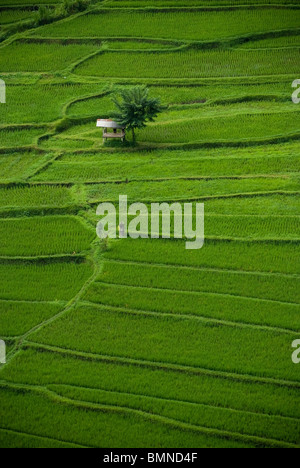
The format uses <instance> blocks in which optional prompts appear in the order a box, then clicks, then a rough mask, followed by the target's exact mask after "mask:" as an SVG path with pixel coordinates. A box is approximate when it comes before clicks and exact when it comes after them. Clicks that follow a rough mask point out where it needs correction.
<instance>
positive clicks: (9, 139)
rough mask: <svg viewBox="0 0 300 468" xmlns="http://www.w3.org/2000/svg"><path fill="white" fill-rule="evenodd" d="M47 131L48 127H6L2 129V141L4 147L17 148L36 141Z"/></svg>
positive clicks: (0, 131) (0, 133) (0, 132)
mask: <svg viewBox="0 0 300 468" xmlns="http://www.w3.org/2000/svg"><path fill="white" fill-rule="evenodd" d="M44 133H46V128H43V127H41V128H26V129H17V130H15V129H4V130H0V138H1V143H0V145H1V146H0V147H3V148H10V147H13V148H17V147H18V146H29V145H32V144H34V143H35V142H36V139H37V138H38V137H39V136H40V135H43V134H44Z"/></svg>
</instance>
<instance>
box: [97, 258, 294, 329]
mask: <svg viewBox="0 0 300 468" xmlns="http://www.w3.org/2000/svg"><path fill="white" fill-rule="evenodd" d="M98 281H100V282H104V283H111V284H120V285H124V286H126V285H128V286H135V287H145V288H150V289H169V290H177V291H190V292H193V291H194V292H211V293H216V294H230V295H233V296H244V297H253V298H259V299H270V300H276V301H282V302H290V301H292V302H293V303H297V304H299V303H300V292H299V291H298V289H299V278H298V277H293V276H286V277H281V276H276V275H269V276H268V275H261V274H257V273H253V274H249V273H248V274H245V273H244V272H229V271H213V270H212V271H201V270H198V271H195V270H194V269H187V268H186V267H184V268H179V267H177V268H174V267H172V268H170V267H161V266H153V265H152V266H149V265H147V266H146V265H145V264H143V265H133V264H130V263H124V264H122V263H117V262H116V263H115V262H112V263H106V264H105V265H104V267H103V270H102V272H101V275H100V276H99V278H98ZM291 298H292V299H291ZM295 324H296V322H295Z"/></svg>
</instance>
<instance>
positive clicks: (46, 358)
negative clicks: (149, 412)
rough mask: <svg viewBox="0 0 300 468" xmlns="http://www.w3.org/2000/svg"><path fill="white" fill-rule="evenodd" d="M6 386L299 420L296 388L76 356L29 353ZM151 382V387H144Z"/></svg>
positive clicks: (8, 372)
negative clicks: (77, 390)
mask: <svg viewBox="0 0 300 468" xmlns="http://www.w3.org/2000/svg"><path fill="white" fill-rule="evenodd" d="M2 376H3V378H5V379H6V380H7V381H8V382H22V383H25V384H30V385H42V386H47V385H50V384H68V385H73V386H79V387H86V386H87V384H88V386H89V387H90V388H94V389H102V390H107V391H113V392H119V393H127V394H132V395H141V396H148V397H152V398H153V397H154V398H160V399H162V398H165V399H166V400H173V401H178V402H179V401H185V402H190V403H197V404H205V405H212V406H219V407H223V408H232V409H236V410H243V411H250V412H254V413H262V414H270V415H281V416H290V417H295V418H299V417H300V406H299V403H298V402H299V390H298V388H292V387H286V386H278V385H273V384H271V383H269V384H267V383H264V384H263V385H262V384H261V383H258V382H257V381H255V379H251V380H250V381H249V380H248V381H247V380H246V381H243V380H241V379H239V378H238V376H236V379H233V378H231V379H230V378H228V376H226V375H222V374H219V375H210V374H209V372H205V370H204V371H203V370H202V371H201V369H198V370H196V371H195V372H194V373H192V372H182V371H176V370H174V369H169V368H168V372H166V370H165V368H164V366H163V365H159V364H158V365H155V363H153V365H151V364H150V365H149V366H141V365H134V364H133V363H130V362H128V363H126V365H124V363H122V362H118V360H110V361H108V360H98V359H92V358H90V359H79V358H78V357H77V356H72V355H67V354H64V353H63V352H62V353H53V352H49V351H47V350H45V349H41V350H40V351H38V350H35V349H30V348H29V349H26V350H25V351H22V352H21V353H19V354H18V355H17V356H16V357H15V359H14V360H13V361H12V362H11V363H10V366H7V367H5V368H3V369H2ZM145 382H147V385H145Z"/></svg>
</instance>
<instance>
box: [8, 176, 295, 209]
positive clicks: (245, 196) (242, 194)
mask: <svg viewBox="0 0 300 468" xmlns="http://www.w3.org/2000/svg"><path fill="white" fill-rule="evenodd" d="M130 183H131V182H129V184H130ZM37 185H43V184H40V183H37ZM50 185H51V186H58V185H59V184H50ZM95 185H97V184H95ZM111 185H114V183H112V184H111ZM0 189H1V187H0ZM274 195H280V196H281V195H282V196H287V197H294V196H297V195H300V192H299V191H297V190H290V191H287V190H286V191H285V190H273V191H265V192H237V193H224V194H223V195H222V194H220V195H203V196H199V197H189V198H186V197H180V198H176V197H173V198H172V199H171V198H153V199H145V198H143V199H141V200H140V201H142V202H144V203H149V204H150V203H153V202H161V203H163V202H165V203H166V202H167V203H174V202H191V201H192V202H196V201H214V200H222V201H223V200H232V199H235V198H236V199H238V200H244V199H248V198H250V199H251V198H259V197H266V198H267V197H272V196H274ZM118 201H119V200H118V199H117V198H104V199H103V200H92V199H90V200H89V201H88V204H89V206H94V205H95V206H98V205H99V204H100V203H103V202H112V203H113V202H118Z"/></svg>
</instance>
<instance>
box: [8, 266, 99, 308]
mask: <svg viewBox="0 0 300 468" xmlns="http://www.w3.org/2000/svg"><path fill="white" fill-rule="evenodd" d="M91 275H92V268H91V265H89V264H88V263H82V264H75V263H53V264H51V263H50V264H26V263H23V264H21V263H20V264H10V263H7V264H1V265H0V280H1V293H0V299H8V300H27V301H56V300H69V299H71V298H72V297H74V296H75V295H76V294H77V293H78V292H79V291H80V289H81V288H82V286H83V285H84V283H85V282H86V281H87V280H88V279H89V277H90V276H91Z"/></svg>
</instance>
